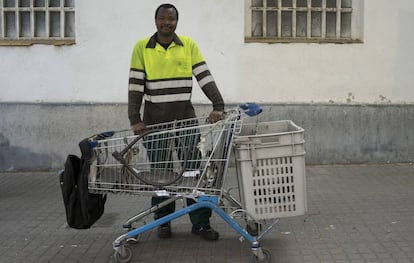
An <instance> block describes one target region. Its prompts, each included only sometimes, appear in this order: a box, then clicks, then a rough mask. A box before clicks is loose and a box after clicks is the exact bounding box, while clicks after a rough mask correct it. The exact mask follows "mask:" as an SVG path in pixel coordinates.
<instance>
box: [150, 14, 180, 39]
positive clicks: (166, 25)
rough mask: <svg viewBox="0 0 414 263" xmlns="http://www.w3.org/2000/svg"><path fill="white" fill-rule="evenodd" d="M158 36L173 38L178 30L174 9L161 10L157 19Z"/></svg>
mask: <svg viewBox="0 0 414 263" xmlns="http://www.w3.org/2000/svg"><path fill="white" fill-rule="evenodd" d="M155 25H156V26H157V31H158V34H160V35H161V36H166V37H168V36H172V35H173V34H174V32H175V29H176V28H177V14H176V12H175V10H174V9H173V8H161V9H160V10H159V11H158V15H157V17H156V18H155Z"/></svg>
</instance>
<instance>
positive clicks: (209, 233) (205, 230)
mask: <svg viewBox="0 0 414 263" xmlns="http://www.w3.org/2000/svg"><path fill="white" fill-rule="evenodd" d="M191 233H193V234H194V235H198V236H201V237H202V238H204V239H205V240H209V241H215V240H217V239H218V238H219V233H218V232H217V231H215V230H214V229H213V228H211V226H204V227H195V226H193V228H192V229H191Z"/></svg>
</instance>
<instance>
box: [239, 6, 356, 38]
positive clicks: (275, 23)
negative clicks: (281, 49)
mask: <svg viewBox="0 0 414 263" xmlns="http://www.w3.org/2000/svg"><path fill="white" fill-rule="evenodd" d="M245 1H246V2H245V6H246V17H245V20H246V23H245V24H246V31H245V41H246V42H334V43H358V42H361V33H362V25H361V22H360V21H362V18H361V16H362V1H363V0H353V1H352V0H245Z"/></svg>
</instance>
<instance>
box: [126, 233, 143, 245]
mask: <svg viewBox="0 0 414 263" xmlns="http://www.w3.org/2000/svg"><path fill="white" fill-rule="evenodd" d="M140 238H141V235H136V236H135V237H130V238H128V239H127V240H126V242H127V244H138V243H139V240H140Z"/></svg>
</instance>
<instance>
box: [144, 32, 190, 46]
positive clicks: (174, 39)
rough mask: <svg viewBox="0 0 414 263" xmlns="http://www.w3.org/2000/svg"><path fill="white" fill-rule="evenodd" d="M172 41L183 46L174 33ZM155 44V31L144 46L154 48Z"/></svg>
mask: <svg viewBox="0 0 414 263" xmlns="http://www.w3.org/2000/svg"><path fill="white" fill-rule="evenodd" d="M173 42H174V43H175V44H176V45H180V46H184V44H183V42H181V40H180V38H179V37H178V36H177V34H175V33H174V37H173ZM156 45H157V32H155V34H154V35H152V36H151V38H150V39H149V41H148V43H147V45H146V46H145V47H146V48H155V46H156Z"/></svg>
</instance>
